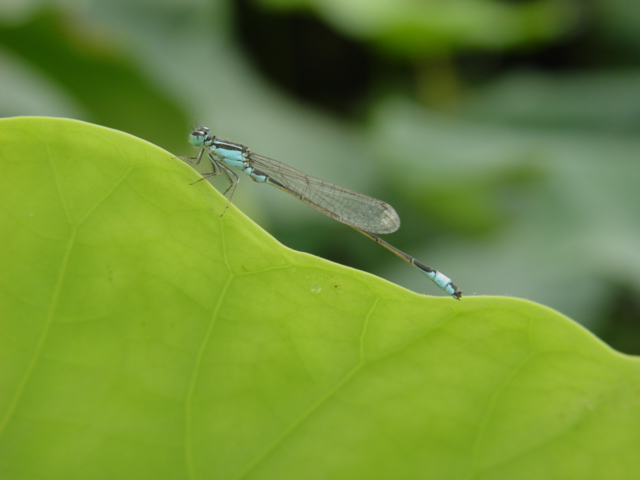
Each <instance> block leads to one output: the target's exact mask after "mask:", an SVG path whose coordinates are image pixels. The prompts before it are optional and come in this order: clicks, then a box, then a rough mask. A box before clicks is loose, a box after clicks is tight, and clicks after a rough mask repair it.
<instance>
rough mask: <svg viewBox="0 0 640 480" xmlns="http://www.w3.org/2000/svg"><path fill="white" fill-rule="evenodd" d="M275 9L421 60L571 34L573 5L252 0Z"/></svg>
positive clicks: (471, 0) (465, 0) (464, 0)
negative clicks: (298, 12) (310, 16)
mask: <svg viewBox="0 0 640 480" xmlns="http://www.w3.org/2000/svg"><path fill="white" fill-rule="evenodd" d="M256 1H258V2H259V3H261V4H263V5H265V6H269V7H271V8H277V9H283V10H284V9H302V8H303V7H306V8H307V9H311V10H313V11H315V12H316V13H317V14H318V15H319V16H321V17H322V18H323V19H324V20H325V21H326V22H328V23H330V24H331V25H332V26H333V27H334V28H336V29H338V30H339V31H341V32H344V33H346V34H347V35H351V36H353V37H356V38H358V39H361V40H368V41H373V42H374V43H375V44H376V45H377V46H379V47H381V48H382V49H383V50H387V51H391V52H393V53H394V54H396V55H400V56H410V57H418V58H420V57H423V56H424V55H425V54H427V55H428V54H430V53H431V54H434V53H435V54H443V53H444V54H447V53H449V52H451V51H453V50H455V49H459V48H462V49H465V48H469V47H471V48H490V49H495V48H504V47H510V46H517V45H521V44H523V43H532V42H545V41H548V40H551V39H554V38H556V37H558V36H559V35H562V34H563V33H565V32H567V31H571V30H572V29H573V28H574V27H575V24H576V18H577V17H576V13H577V7H576V6H575V5H573V4H568V3H566V2H554V1H551V2H547V1H538V2H529V3H526V4H509V3H505V2H499V1H480V0H455V1H449V2H437V1H423V2H415V1H411V0H366V1H363V0H351V1H349V2H344V1H340V0H256Z"/></svg>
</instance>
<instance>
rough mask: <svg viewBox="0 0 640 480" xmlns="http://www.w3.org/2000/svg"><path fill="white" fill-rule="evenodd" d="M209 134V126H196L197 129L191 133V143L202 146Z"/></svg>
mask: <svg viewBox="0 0 640 480" xmlns="http://www.w3.org/2000/svg"><path fill="white" fill-rule="evenodd" d="M208 135H209V129H208V128H207V127H202V126H201V127H196V129H195V130H194V131H193V132H191V133H190V134H189V143H190V144H191V145H193V146H194V147H201V146H202V144H203V143H204V141H205V139H206V138H207V136H208Z"/></svg>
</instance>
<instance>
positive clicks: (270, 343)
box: [0, 118, 640, 480]
mask: <svg viewBox="0 0 640 480" xmlns="http://www.w3.org/2000/svg"><path fill="white" fill-rule="evenodd" d="M197 179H198V175H197V174H196V173H195V172H193V170H191V169H190V168H189V167H188V166H186V165H184V164H182V163H181V162H180V161H179V160H177V159H176V158H174V157H173V156H172V155H171V154H169V153H167V152H165V151H163V150H161V149H159V148H157V147H155V146H153V145H151V144H149V143H146V142H144V141H141V140H139V139H136V138H134V137H131V136H129V135H126V134H123V133H120V132H116V131H113V130H108V129H105V128H101V127H96V126H93V125H89V124H84V123H80V122H76V121H71V120H59V119H46V118H16V119H4V120H0V228H1V229H2V232H3V235H2V237H1V240H2V243H3V245H2V252H3V255H2V259H3V265H2V269H0V381H1V382H2V383H1V386H0V478H11V479H15V480H22V479H44V478H46V479H65V480H70V479H83V480H84V479H88V478H90V479H113V478H127V479H128V478H135V479H146V478H153V479H155V480H157V479H180V478H185V479H187V478H190V479H194V478H202V479H205V478H206V479H239V478H243V479H289V478H290V479H300V478H305V479H321V478H323V479H324V478H332V479H360V478H362V479H390V478H403V479H423V478H429V479H460V478H468V479H471V478H477V479H480V478H481V479H496V480H497V479H529V478H530V479H537V478H545V479H560V478H586V479H600V478H601V479H627V478H631V477H632V476H633V475H635V472H637V471H638V469H639V468H640V458H639V457H638V455H637V451H638V449H639V448H640V404H639V401H638V400H639V396H640V395H639V393H638V392H640V362H638V360H637V359H634V358H631V357H628V356H624V355H620V354H618V353H616V352H614V351H612V350H610V349H609V348H608V347H606V346H605V345H603V344H602V343H601V342H599V341H598V340H597V339H595V338H594V337H593V336H592V335H591V334H590V333H588V332H587V331H585V330H584V329H583V328H581V327H580V326H578V325H577V324H575V323H573V322H572V321H570V320H569V319H567V318H565V317H563V316H561V315H559V314H557V313H556V312H554V311H552V310H550V309H547V308H545V307H543V306H540V305H536V304H533V303H530V302H526V301H522V300H517V299H509V298H491V297H477V298H473V297H466V298H463V299H462V300H461V301H460V302H457V301H455V300H453V299H451V298H449V297H438V298H436V297H429V296H422V295H418V294H415V293H412V292H409V291H407V290H404V289H401V288H399V287H397V286H394V285H392V284H390V283H388V282H386V281H384V280H381V279H378V278H376V277H373V276H372V275H369V274H367V273H363V272H358V271H355V270H352V269H349V268H346V267H342V266H339V265H335V264H332V263H330V262H327V261H324V260H322V259H319V258H316V257H312V256H310V255H306V254H301V253H298V252H294V251H291V250H289V249H287V248H285V247H283V246H282V245H280V244H278V243H277V242H276V241H275V240H274V239H273V238H271V237H270V236H269V235H267V234H266V233H265V232H264V231H262V230H260V229H259V228H257V227H256V226H255V225H254V224H253V223H252V222H251V221H250V220H249V219H247V218H246V217H245V216H243V215H242V214H241V213H240V212H239V211H238V210H237V209H235V207H234V206H233V205H232V206H231V207H230V208H229V210H228V211H227V213H226V214H225V215H224V216H223V217H220V215H219V213H220V212H221V211H222V209H223V208H224V205H225V203H226V200H225V199H224V198H223V197H222V196H221V195H219V194H218V193H217V192H216V191H215V190H213V189H212V188H211V187H210V186H209V185H208V184H207V183H206V182H198V183H196V184H194V185H191V183H192V182H194V181H195V180H197ZM345 228H347V227H345ZM407 268H409V267H407ZM426 281H427V280H426V279H425V282H426ZM434 288H435V287H434Z"/></svg>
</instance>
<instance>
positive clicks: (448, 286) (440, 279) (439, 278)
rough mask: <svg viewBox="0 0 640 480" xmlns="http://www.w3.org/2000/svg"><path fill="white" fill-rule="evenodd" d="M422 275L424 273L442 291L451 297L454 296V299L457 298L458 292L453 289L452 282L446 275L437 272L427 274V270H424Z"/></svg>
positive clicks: (432, 271)
mask: <svg viewBox="0 0 640 480" xmlns="http://www.w3.org/2000/svg"><path fill="white" fill-rule="evenodd" d="M422 273H424V274H425V275H426V276H427V277H429V278H430V279H431V280H433V281H434V282H435V284H436V285H438V286H439V287H440V288H441V289H443V290H444V291H445V292H447V293H448V294H449V295H453V296H454V297H456V291H455V290H454V288H453V287H452V282H451V279H450V278H449V277H447V276H446V275H443V274H442V273H440V272H439V271H437V270H431V271H430V272H427V271H426V270H422Z"/></svg>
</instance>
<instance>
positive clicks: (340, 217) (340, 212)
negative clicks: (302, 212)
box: [179, 127, 462, 300]
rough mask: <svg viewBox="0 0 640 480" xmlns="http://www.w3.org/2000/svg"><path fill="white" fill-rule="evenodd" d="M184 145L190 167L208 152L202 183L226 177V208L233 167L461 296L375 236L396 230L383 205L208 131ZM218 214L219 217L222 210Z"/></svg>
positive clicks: (234, 177)
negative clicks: (190, 152) (194, 151)
mask: <svg viewBox="0 0 640 480" xmlns="http://www.w3.org/2000/svg"><path fill="white" fill-rule="evenodd" d="M189 142H190V143H191V145H193V146H194V147H196V148H200V151H199V152H198V155H197V156H196V157H179V158H181V159H182V160H185V161H186V162H188V163H190V164H192V165H198V164H199V163H200V161H201V160H202V157H203V156H204V154H205V153H206V154H207V156H208V157H209V160H211V165H212V166H213V170H212V171H211V172H209V173H205V174H204V175H203V176H202V177H203V179H204V178H207V177H212V176H216V175H220V174H221V173H222V174H224V176H225V177H227V180H229V187H228V188H227V190H226V191H225V192H224V194H225V195H226V193H227V192H228V191H229V190H231V194H230V195H229V202H228V203H227V207H228V206H229V203H230V202H231V198H233V193H234V192H235V190H236V187H237V186H238V182H239V180H240V179H239V178H238V174H237V173H236V172H235V171H234V170H232V168H237V169H239V170H240V171H242V172H244V173H246V174H247V175H249V177H251V179H252V180H253V181H254V182H258V183H266V184H269V185H273V186H275V187H278V188H279V189H280V190H284V191H285V192H287V193H289V194H291V195H293V196H294V197H296V198H298V199H300V200H302V201H303V202H305V203H306V204H307V205H310V206H311V207H313V208H315V209H316V210H317V211H319V212H320V213H324V214H325V215H327V216H329V217H331V218H333V219H335V220H337V221H339V222H342V223H344V224H346V225H349V226H350V227H352V228H353V229H355V230H357V231H359V232H360V233H362V234H363V235H365V236H367V237H369V238H370V239H371V240H373V241H375V242H377V243H379V244H380V245H382V246H383V247H385V248H386V249H387V250H389V251H391V252H393V253H395V254H396V255H397V256H399V257H400V258H402V259H403V260H405V261H406V262H409V263H410V264H411V265H413V266H415V267H417V268H418V269H419V270H420V271H421V272H422V273H424V274H425V275H426V276H427V277H429V278H430V279H431V280H433V281H434V282H435V284H436V285H438V286H439V287H440V288H442V289H443V290H444V291H445V292H447V293H448V294H449V295H451V296H453V297H454V298H456V299H458V300H459V299H460V297H461V296H462V292H461V291H460V290H459V289H458V287H456V286H455V285H454V284H453V282H452V281H451V280H450V279H449V278H448V277H447V276H445V275H443V274H442V273H440V272H438V271H437V270H436V269H434V268H431V267H427V266H426V265H424V264H423V263H420V262H419V261H418V260H416V259H415V258H413V257H412V256H411V255H407V254H406V253H404V252H402V251H400V250H398V249H397V248H396V247H394V246H393V245H391V244H389V243H387V242H385V241H384V240H382V239H381V238H380V237H378V236H376V235H374V234H376V233H377V234H381V233H392V232H395V231H396V230H398V228H399V227H400V217H398V214H397V213H396V211H395V210H394V209H393V207H392V206H391V205H389V204H388V203H385V202H383V201H381V200H376V199H375V198H371V197H369V196H367V195H363V194H361V193H357V192H354V191H352V190H348V189H346V188H343V187H339V186H338V185H334V184H333V183H329V182H326V181H324V180H320V179H319V178H315V177H311V176H309V175H306V174H304V173H302V172H300V171H299V170H296V169H294V168H291V167H289V166H288V165H285V164H284V163H282V162H278V161H277V160H273V159H271V158H267V157H263V156H262V155H256V154H255V153H253V152H251V150H249V149H248V148H247V147H245V146H244V145H241V144H239V143H233V142H228V141H226V140H221V139H219V138H217V137H215V136H214V135H209V129H208V128H207V127H197V128H196V129H195V130H194V131H193V132H191V134H190V135H189ZM225 211H226V207H225ZM222 213H223V214H224V211H223V212H222Z"/></svg>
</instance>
